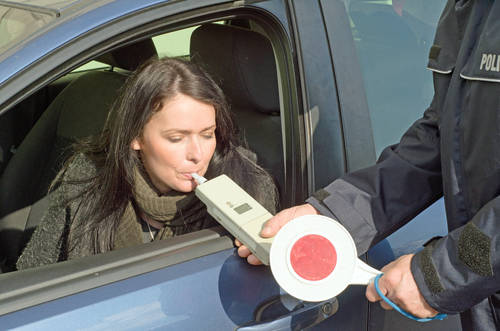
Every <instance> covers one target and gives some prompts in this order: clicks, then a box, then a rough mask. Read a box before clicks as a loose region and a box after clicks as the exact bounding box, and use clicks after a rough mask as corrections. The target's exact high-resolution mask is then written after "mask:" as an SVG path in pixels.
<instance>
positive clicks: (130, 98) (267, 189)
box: [17, 58, 277, 269]
mask: <svg viewBox="0 0 500 331" xmlns="http://www.w3.org/2000/svg"><path fill="white" fill-rule="evenodd" d="M96 138H97V139H90V140H89V141H86V142H81V143H80V144H79V145H77V146H76V151H75V153H74V154H73V156H72V157H71V158H70V159H69V160H68V162H66V164H65V166H64V167H63V169H62V170H61V171H60V172H59V174H58V176H57V177H56V179H55V180H54V182H53V184H52V186H51V189H50V206H49V208H48V210H47V212H46V214H45V215H44V217H43V219H42V221H41V223H40V225H39V226H38V227H37V229H36V231H35V232H34V234H33V236H32V238H31V240H30V241H29V243H28V245H27V246H26V248H25V250H24V251H23V253H22V255H21V256H20V258H19V260H18V262H17V268H18V269H25V268H30V267H35V266H39V265H45V264H50V263H55V262H58V261H63V260H67V259H72V258H77V257H82V256H88V255H94V254H98V253H102V252H106V251H110V250H113V249H118V248H122V247H126V246H132V245H137V244H140V243H143V242H149V241H152V240H160V239H164V238H168V237H171V236H174V235H179V234H183V233H187V232H191V231H196V230H200V229H203V228H206V227H210V226H212V225H215V222H214V221H213V219H212V218H211V217H210V216H209V215H208V214H207V212H206V208H205V206H204V205H203V203H202V202H201V201H200V200H198V198H196V197H195V195H194V193H193V189H194V188H195V186H196V184H195V182H194V180H193V178H192V177H191V173H193V172H196V173H197V174H199V175H202V176H205V177H207V178H212V177H215V176H217V175H219V174H222V173H224V174H227V175H228V176H229V177H231V178H232V179H233V180H234V181H236V182H237V183H239V184H240V185H241V186H242V187H243V188H244V189H245V190H246V191H247V192H249V193H250V194H251V195H252V196H253V197H254V198H255V199H256V200H258V201H259V202H260V203H261V204H262V205H263V206H264V207H266V208H267V209H268V210H269V211H270V212H272V213H274V212H275V211H276V205H277V194H276V189H275V186H274V183H273V180H272V179H271V177H270V176H269V175H268V174H267V173H266V172H265V171H264V170H263V169H262V168H260V167H259V166H258V165H257V164H256V163H255V161H254V159H255V158H254V155H253V153H251V152H249V151H248V150H246V149H244V148H243V147H241V146H239V143H238V139H237V132H236V128H235V126H234V124H233V121H232V119H231V116H230V112H229V107H228V104H227V103H226V100H225V97H224V95H223V93H222V91H221V90H220V88H219V87H218V86H217V84H215V83H214V81H213V80H212V79H211V78H210V77H209V76H208V75H207V74H206V73H205V72H204V71H203V70H201V69H200V68H199V67H197V66H196V65H194V64H192V63H189V62H185V61H181V60H176V59H168V58H165V59H160V60H151V61H149V62H147V63H145V64H144V65H142V66H141V67H140V68H139V69H138V70H137V71H136V72H135V73H134V74H133V75H132V76H131V77H130V78H129V79H128V80H127V82H126V83H125V86H124V88H123V90H122V93H121V96H120V97H119V98H118V100H117V101H116V102H115V104H114V105H113V107H112V109H111V112H110V116H109V117H108V120H107V122H106V125H105V128H104V130H103V133H102V134H101V135H100V136H99V137H96Z"/></svg>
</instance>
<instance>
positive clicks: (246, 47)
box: [190, 24, 284, 192]
mask: <svg viewBox="0 0 500 331" xmlns="http://www.w3.org/2000/svg"><path fill="white" fill-rule="evenodd" d="M190 56H191V61H192V62H195V63H198V64H199V65H200V66H202V67H203V68H204V69H205V70H206V71H207V72H208V73H209V74H210V75H211V76H212V77H213V78H214V79H215V80H216V81H217V83H219V84H220V86H221V88H222V90H223V91H224V93H225V95H226V97H227V99H228V101H229V103H230V105H231V110H232V112H233V113H234V118H235V120H236V123H237V125H238V127H239V129H240V132H241V136H242V138H243V140H244V141H245V142H246V143H247V144H248V147H249V148H250V149H251V150H252V151H254V152H255V153H256V154H257V161H258V163H259V164H260V165H261V166H262V167H263V168H264V169H266V170H268V171H269V172H270V173H271V174H272V176H273V177H274V179H275V180H276V184H277V186H278V190H279V191H280V192H282V189H283V183H284V171H283V147H282V136H281V120H280V116H279V115H280V105H279V92H278V80H277V71H276V63H275V57H274V53H273V49H272V46H271V43H270V42H269V40H268V39H267V38H266V37H264V36H263V35H261V34H260V33H257V32H254V31H251V30H248V29H245V28H241V27H236V26H229V25H222V24H204V25H201V26H199V27H198V28H196V29H195V30H194V31H193V33H192V35H191V43H190Z"/></svg>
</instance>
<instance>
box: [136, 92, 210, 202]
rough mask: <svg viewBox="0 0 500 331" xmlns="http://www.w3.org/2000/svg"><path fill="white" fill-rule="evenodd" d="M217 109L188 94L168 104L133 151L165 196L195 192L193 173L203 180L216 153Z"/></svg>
mask: <svg viewBox="0 0 500 331" xmlns="http://www.w3.org/2000/svg"><path fill="white" fill-rule="evenodd" d="M215 145H216V139H215V108H214V107H213V106H212V105H209V104H206V103H203V102H200V101H197V100H195V99H193V98H191V97H189V96H186V95H184V94H177V95H176V96H175V97H174V98H171V99H169V100H166V101H165V102H164V105H163V108H162V109H160V110H159V111H158V112H156V113H154V114H153V116H152V117H151V119H150V120H149V121H148V122H147V123H146V125H145V126H144V129H143V133H142V135H141V136H140V137H137V138H136V139H134V140H133V141H132V144H131V147H132V149H134V150H137V151H139V152H140V154H141V158H142V162H143V164H144V168H145V169H146V171H147V173H148V175H149V178H150V179H151V182H152V183H153V185H154V186H155V187H156V189H158V190H159V191H160V192H161V193H166V192H168V191H170V190H176V191H179V192H191V191H192V190H193V189H194V188H195V187H196V184H195V182H194V180H193V178H192V177H191V175H190V174H191V173H193V172H196V173H197V174H199V175H201V176H203V175H205V172H206V171H207V168H208V164H209V162H210V160H211V159H212V155H213V154H214V151H215Z"/></svg>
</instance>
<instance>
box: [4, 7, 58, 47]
mask: <svg viewBox="0 0 500 331" xmlns="http://www.w3.org/2000/svg"><path fill="white" fill-rule="evenodd" d="M55 18H56V16H55V15H51V14H45V13H39V12H35V11H28V10H24V9H18V8H12V7H6V6H1V5H0V54H2V53H4V52H5V51H6V50H8V49H9V48H11V47H12V46H14V45H16V44H18V43H20V42H21V41H23V40H25V39H27V38H28V37H29V36H31V35H32V34H33V33H35V32H37V31H38V30H40V29H41V28H42V27H43V26H45V25H47V24H48V23H50V22H51V21H53V20H54V19H55Z"/></svg>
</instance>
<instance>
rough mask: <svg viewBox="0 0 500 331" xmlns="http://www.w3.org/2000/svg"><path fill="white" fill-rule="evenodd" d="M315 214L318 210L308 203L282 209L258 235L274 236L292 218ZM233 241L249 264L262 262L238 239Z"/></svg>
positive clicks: (239, 253)
mask: <svg viewBox="0 0 500 331" xmlns="http://www.w3.org/2000/svg"><path fill="white" fill-rule="evenodd" d="M317 214H319V213H318V211H317V210H316V209H315V208H314V207H313V206H311V205H310V204H308V203H306V204H303V205H299V206H295V207H291V208H288V209H283V210H282V211H280V212H279V213H277V214H276V215H275V216H274V217H272V218H271V219H270V220H268V221H267V222H266V224H265V225H264V227H263V228H262V231H261V232H260V236H261V237H263V238H270V237H274V236H275V235H276V234H277V233H278V231H279V230H280V229H281V228H282V227H283V226H284V225H285V224H286V223H288V222H290V221H291V220H293V219H294V218H297V217H299V216H304V215H317ZM234 243H235V244H236V246H237V247H238V255H239V256H240V257H242V258H246V259H247V261H248V263H249V264H253V265H259V264H262V262H261V261H260V260H259V259H258V258H257V257H256V256H255V255H253V254H252V252H250V250H249V249H248V248H247V247H246V246H245V245H243V244H242V243H241V242H240V241H239V240H238V239H236V240H235V241H234Z"/></svg>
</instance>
